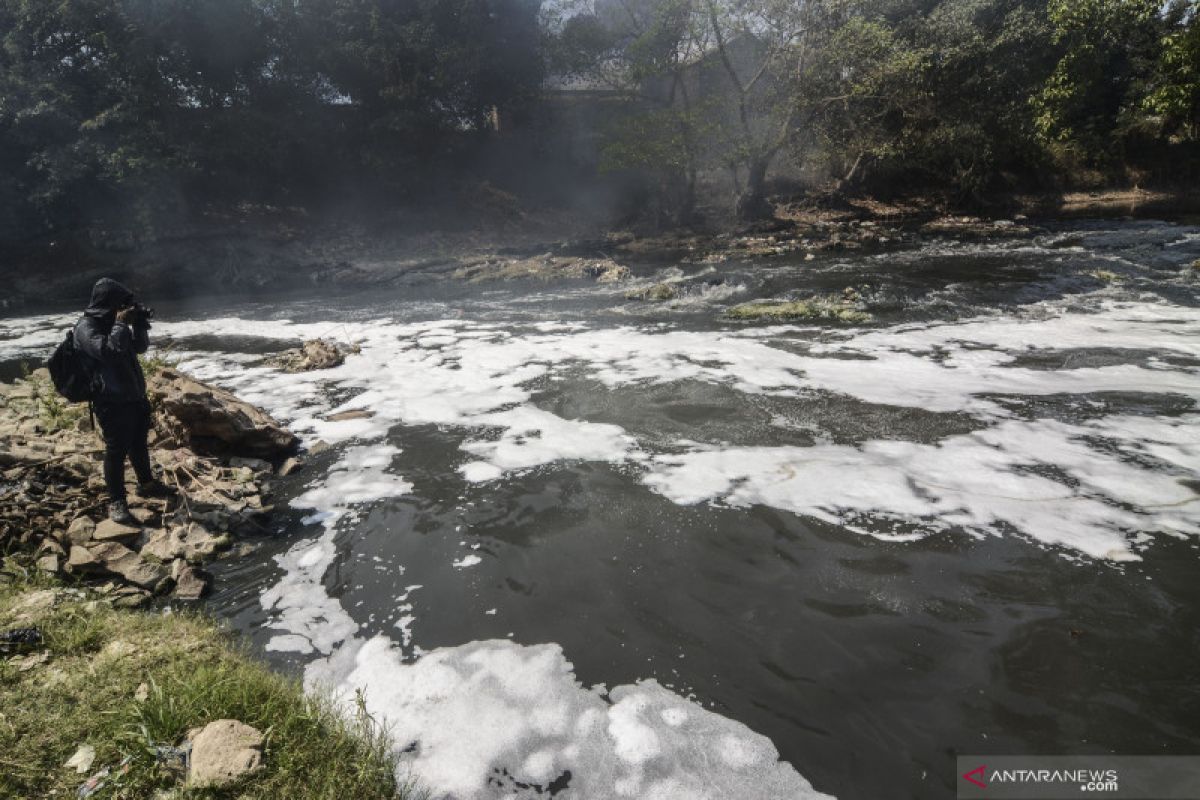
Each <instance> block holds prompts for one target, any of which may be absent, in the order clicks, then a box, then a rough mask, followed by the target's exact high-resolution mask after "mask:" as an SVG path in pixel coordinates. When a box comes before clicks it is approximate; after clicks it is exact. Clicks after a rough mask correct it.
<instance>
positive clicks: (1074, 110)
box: [1032, 0, 1165, 164]
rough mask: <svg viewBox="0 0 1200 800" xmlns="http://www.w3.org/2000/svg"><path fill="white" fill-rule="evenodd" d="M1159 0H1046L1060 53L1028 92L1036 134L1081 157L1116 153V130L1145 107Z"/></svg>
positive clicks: (1107, 157) (1157, 41)
mask: <svg viewBox="0 0 1200 800" xmlns="http://www.w3.org/2000/svg"><path fill="white" fill-rule="evenodd" d="M1160 11H1161V3H1160V2H1159V0H1052V2H1050V3H1049V6H1048V13H1049V18H1050V21H1051V25H1052V27H1053V31H1054V42H1055V44H1056V45H1057V46H1058V47H1059V48H1060V49H1061V51H1062V55H1061V57H1060V59H1059V61H1058V63H1057V64H1056V65H1055V67H1054V70H1053V72H1052V73H1051V74H1050V76H1049V77H1048V78H1047V80H1046V82H1045V85H1044V87H1043V88H1042V90H1041V92H1040V93H1038V94H1036V95H1034V97H1033V98H1032V102H1033V106H1034V108H1035V110H1036V113H1037V128H1038V133H1039V134H1040V136H1041V137H1042V139H1043V140H1044V141H1046V142H1050V143H1058V144H1061V145H1065V146H1067V148H1068V151H1069V152H1071V153H1073V154H1074V155H1075V156H1076V157H1077V158H1079V159H1080V160H1081V161H1084V162H1090V163H1098V164H1103V163H1106V162H1110V161H1112V160H1113V159H1115V158H1117V157H1119V156H1120V154H1121V151H1120V145H1121V137H1122V133H1123V131H1126V130H1129V129H1131V128H1133V127H1136V126H1137V124H1138V122H1139V121H1140V119H1139V115H1140V113H1142V112H1143V109H1144V108H1145V103H1144V98H1145V95H1146V92H1147V90H1148V88H1149V82H1150V78H1151V75H1152V72H1153V69H1154V65H1155V63H1156V61H1157V60H1158V55H1159V52H1160V49H1161V44H1162V39H1163V35H1164V33H1165V31H1164V20H1163V17H1162V16H1161V14H1160Z"/></svg>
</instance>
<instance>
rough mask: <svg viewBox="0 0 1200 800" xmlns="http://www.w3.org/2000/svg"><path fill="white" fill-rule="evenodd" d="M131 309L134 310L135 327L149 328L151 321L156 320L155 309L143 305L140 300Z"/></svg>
mask: <svg viewBox="0 0 1200 800" xmlns="http://www.w3.org/2000/svg"><path fill="white" fill-rule="evenodd" d="M129 307H130V308H132V309H133V325H134V326H135V327H142V328H149V327H150V320H152V319H154V309H153V308H151V307H150V306H147V305H143V304H142V303H141V301H139V300H135V301H133V303H132V304H131V305H130V306H129Z"/></svg>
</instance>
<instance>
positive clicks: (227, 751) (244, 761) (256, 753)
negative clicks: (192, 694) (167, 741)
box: [187, 719, 263, 787]
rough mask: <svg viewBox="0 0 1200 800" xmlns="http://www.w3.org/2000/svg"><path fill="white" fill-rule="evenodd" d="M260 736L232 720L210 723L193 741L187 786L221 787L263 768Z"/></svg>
mask: <svg viewBox="0 0 1200 800" xmlns="http://www.w3.org/2000/svg"><path fill="white" fill-rule="evenodd" d="M262 743H263V737H262V734H261V733H260V732H259V731H258V730H256V729H255V728H252V727H250V726H249V725H246V724H245V723H242V722H239V721H237V720H235V719H219V720H217V721H216V722H210V723H208V724H207V725H205V726H204V728H203V729H202V730H201V731H200V732H199V733H197V734H196V736H195V737H194V738H193V739H192V757H191V762H190V764H189V767H188V779H187V782H188V785H189V786H192V787H220V786H225V785H228V784H230V783H233V782H234V781H236V780H238V779H239V778H241V777H242V776H244V775H247V774H249V773H251V772H254V771H255V770H258V769H260V768H261V767H262Z"/></svg>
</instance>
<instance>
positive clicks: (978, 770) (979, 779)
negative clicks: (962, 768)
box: [963, 764, 987, 789]
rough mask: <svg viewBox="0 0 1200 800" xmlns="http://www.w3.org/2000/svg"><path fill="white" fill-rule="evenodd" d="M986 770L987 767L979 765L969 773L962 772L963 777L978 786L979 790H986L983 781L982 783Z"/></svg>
mask: <svg viewBox="0 0 1200 800" xmlns="http://www.w3.org/2000/svg"><path fill="white" fill-rule="evenodd" d="M986 769H987V767H985V766H984V765H982V764H980V765H979V766H978V767H976V768H975V769H973V770H971V771H970V772H964V773H963V777H964V778H966V779H967V780H968V781H970V782H971V783H973V784H975V785H976V786H978V787H979V788H980V789H986V788H987V784H986V783H984V781H983V773H984V770H986ZM976 776H978V777H976Z"/></svg>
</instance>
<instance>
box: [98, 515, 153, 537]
mask: <svg viewBox="0 0 1200 800" xmlns="http://www.w3.org/2000/svg"><path fill="white" fill-rule="evenodd" d="M141 532H142V531H141V529H140V528H135V527H133V526H132V525H122V524H121V523H119V522H113V521H112V520H111V519H106V520H101V521H100V523H99V524H98V525H96V529H95V530H94V531H93V532H92V541H94V542H124V541H130V540H132V539H134V538H136V537H137V535H138V534H139V533H141Z"/></svg>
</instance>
